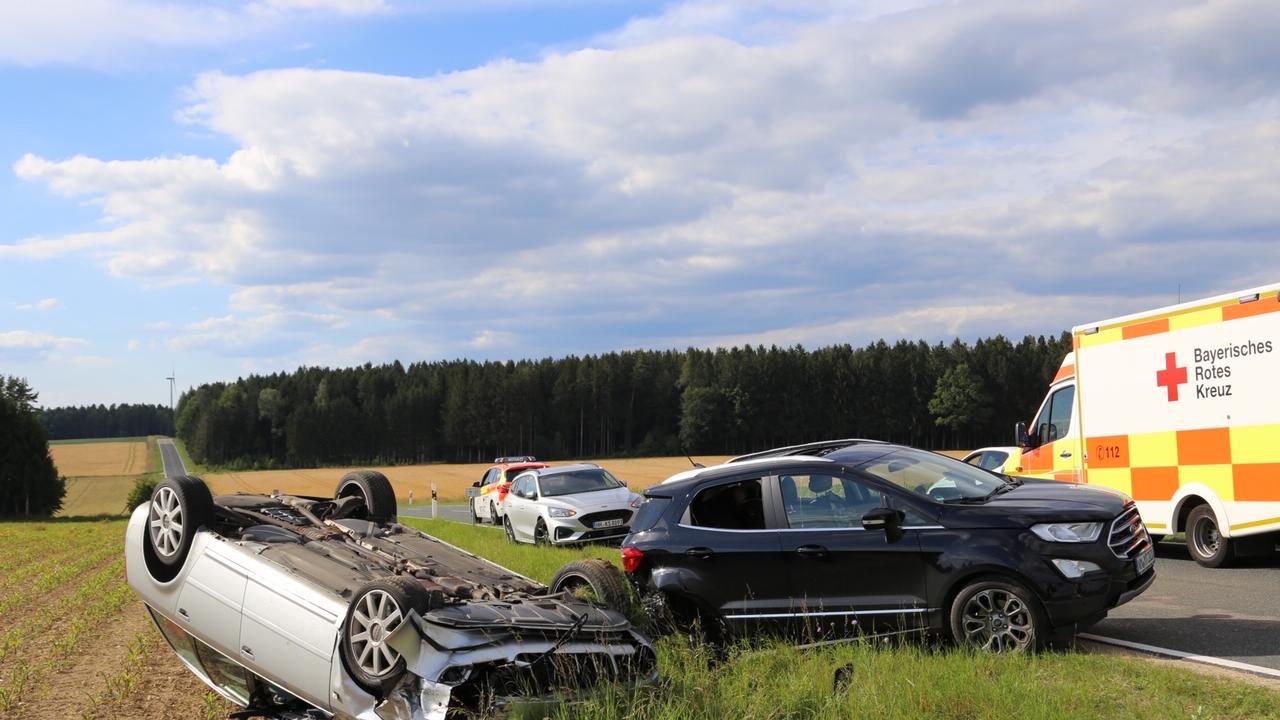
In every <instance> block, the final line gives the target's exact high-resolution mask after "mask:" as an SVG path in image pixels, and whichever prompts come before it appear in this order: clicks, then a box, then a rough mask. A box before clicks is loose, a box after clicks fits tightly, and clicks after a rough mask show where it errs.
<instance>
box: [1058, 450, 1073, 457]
mask: <svg viewBox="0 0 1280 720" xmlns="http://www.w3.org/2000/svg"><path fill="white" fill-rule="evenodd" d="M1058 457H1060V458H1069V457H1071V451H1070V450H1063V451H1062V452H1060V453H1058Z"/></svg>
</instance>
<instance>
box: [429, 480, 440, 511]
mask: <svg viewBox="0 0 1280 720" xmlns="http://www.w3.org/2000/svg"><path fill="white" fill-rule="evenodd" d="M438 507H439V506H438V504H437V503H436V484H435V483H431V519H432V520H435V519H436V509H437V508H438Z"/></svg>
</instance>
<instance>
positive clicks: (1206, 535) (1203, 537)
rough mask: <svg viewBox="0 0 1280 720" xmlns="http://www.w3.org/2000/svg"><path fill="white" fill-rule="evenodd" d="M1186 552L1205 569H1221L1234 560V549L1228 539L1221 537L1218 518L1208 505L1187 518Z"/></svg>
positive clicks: (1195, 510)
mask: <svg viewBox="0 0 1280 720" xmlns="http://www.w3.org/2000/svg"><path fill="white" fill-rule="evenodd" d="M1187 551H1188V552H1190V553H1191V557H1192V558H1194V559H1195V561H1196V562H1198V563H1200V564H1201V565H1203V566H1205V567H1211V568H1218V567H1223V566H1226V565H1229V564H1231V561H1232V560H1234V559H1235V554H1236V553H1235V547H1234V546H1233V544H1232V542H1231V539H1230V538H1225V537H1222V531H1221V530H1219V529H1218V518H1217V516H1216V515H1214V514H1213V508H1211V507H1209V506H1208V505H1201V506H1199V507H1197V508H1196V509H1194V510H1192V511H1191V514H1190V515H1188V516H1187Z"/></svg>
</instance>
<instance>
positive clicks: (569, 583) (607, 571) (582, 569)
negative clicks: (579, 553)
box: [549, 558, 633, 614]
mask: <svg viewBox="0 0 1280 720" xmlns="http://www.w3.org/2000/svg"><path fill="white" fill-rule="evenodd" d="M549 587H550V588H551V592H552V593H558V592H566V591H568V592H571V593H576V592H578V591H580V590H586V589H589V590H590V591H591V593H592V594H593V595H594V596H595V600H596V602H597V603H599V604H601V605H604V606H605V607H607V608H609V609H611V610H617V611H618V612H620V613H623V614H630V612H631V608H632V604H633V599H632V594H631V587H630V586H629V585H627V579H626V578H625V577H623V576H622V571H621V570H619V569H618V568H617V566H616V565H614V564H613V563H610V562H609V561H608V560H601V559H600V558H587V559H586V560H575V561H573V562H571V563H569V564H567V565H565V566H564V567H562V568H560V569H559V570H557V571H556V574H555V576H554V577H552V578H551V585H550V586H549Z"/></svg>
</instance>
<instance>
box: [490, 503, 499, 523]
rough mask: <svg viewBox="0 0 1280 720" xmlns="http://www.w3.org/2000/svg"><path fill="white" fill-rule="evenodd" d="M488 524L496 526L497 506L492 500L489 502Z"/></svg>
mask: <svg viewBox="0 0 1280 720" xmlns="http://www.w3.org/2000/svg"><path fill="white" fill-rule="evenodd" d="M489 522H491V523H493V524H494V525H497V524H498V505H497V503H495V502H494V501H492V500H490V501H489Z"/></svg>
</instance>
